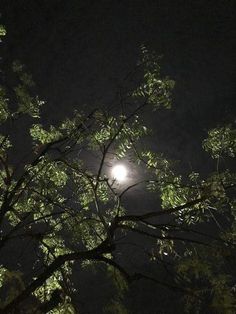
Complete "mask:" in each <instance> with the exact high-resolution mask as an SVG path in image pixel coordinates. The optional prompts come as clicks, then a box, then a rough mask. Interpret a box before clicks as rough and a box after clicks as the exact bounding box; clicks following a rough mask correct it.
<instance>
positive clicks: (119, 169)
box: [111, 165, 127, 182]
mask: <svg viewBox="0 0 236 314" xmlns="http://www.w3.org/2000/svg"><path fill="white" fill-rule="evenodd" d="M111 174H112V178H113V179H114V180H117V181H118V182H121V181H125V179H126V178H127V169H126V167H125V166H123V165H116V166H114V167H113V168H112V170H111Z"/></svg>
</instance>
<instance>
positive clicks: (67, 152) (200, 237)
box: [0, 28, 236, 313]
mask: <svg viewBox="0 0 236 314" xmlns="http://www.w3.org/2000/svg"><path fill="white" fill-rule="evenodd" d="M1 35H4V30H3V28H2V30H1ZM138 70H139V71H143V73H144V75H143V79H142V81H141V83H140V84H139V85H138V87H137V86H136V87H135V88H134V90H133V91H132V92H128V93H127V95H125V96H123V98H122V102H123V106H122V112H121V113H120V114H117V115H112V114H110V113H109V112H106V111H104V110H102V109H101V108H100V109H95V110H93V111H92V112H90V113H88V114H85V113H82V112H75V113H74V115H73V117H72V118H70V119H69V118H68V119H65V120H64V121H62V122H61V123H60V124H59V125H57V126H52V125H51V126H48V127H47V126H44V125H42V124H41V123H39V122H38V121H40V107H41V106H42V105H43V102H42V101H40V100H39V98H38V97H35V96H33V94H32V93H31V92H30V90H31V88H32V87H33V82H32V79H31V77H30V75H28V74H27V73H26V72H25V70H24V67H23V66H22V65H21V64H20V63H18V62H15V63H14V64H13V72H14V75H15V76H16V77H17V82H18V83H17V84H16V85H15V86H10V87H9V85H8V87H6V86H4V84H2V86H1V89H0V121H1V130H2V131H1V133H2V134H1V135H0V149H1V151H0V171H1V172H0V175H1V176H0V189H1V196H0V206H1V207H0V228H1V229H0V230H1V238H0V250H1V268H0V286H1V291H2V292H1V294H0V296H1V299H0V313H17V312H20V313H77V312H78V311H79V309H78V308H77V307H76V302H74V296H75V295H76V291H75V289H74V285H73V271H74V270H73V269H74V266H75V265H76V264H77V263H82V264H83V267H92V265H93V266H94V267H96V266H97V265H100V264H103V265H104V267H105V269H106V271H107V272H108V273H110V274H111V275H112V276H111V277H112V278H113V280H114V281H115V282H116V283H117V286H118V288H119V289H121V290H122V289H126V288H127V286H128V285H129V284H130V283H131V282H132V281H135V280H139V279H142V278H143V279H146V280H152V281H154V282H156V283H157V284H159V285H163V286H166V287H168V288H170V289H172V290H174V291H176V292H178V291H179V292H180V293H181V295H182V296H183V302H184V304H185V308H186V311H189V312H191V313H200V312H201V311H202V309H203V308H205V309H208V310H213V311H216V312H217V311H218V312H219V313H235V308H236V304H235V282H234V281H233V280H234V279H233V278H234V276H235V273H234V268H233V265H234V262H235V235H236V233H235V214H236V211H235V204H236V202H235V195H234V192H235V183H236V174H235V173H234V172H233V171H231V170H230V169H229V168H228V169H223V164H222V162H221V161H222V160H223V158H227V157H226V156H229V157H230V158H234V157H235V153H236V130H235V129H234V128H233V127H232V126H231V125H228V126H224V127H221V128H216V129H213V130H211V131H210V132H209V135H208V138H207V139H206V140H205V141H204V143H203V147H204V149H205V150H206V151H208V152H209V153H210V154H211V156H212V158H213V159H215V160H216V171H215V172H214V173H210V174H209V175H208V176H204V177H203V176H201V175H200V174H199V173H196V172H192V173H190V174H188V175H181V174H178V173H176V171H175V163H174V162H172V161H170V160H168V159H167V158H165V157H164V155H163V154H161V153H155V152H153V151H150V150H148V149H147V148H145V147H144V145H143V144H142V138H145V137H147V136H150V135H149V133H150V132H149V128H148V127H146V126H145V125H143V124H144V123H143V121H142V119H141V118H140V117H141V116H142V113H143V111H145V110H146V111H147V110H154V111H158V110H162V109H168V108H169V107H170V105H171V91H172V89H173V86H174V83H173V81H172V80H170V79H169V78H168V77H162V76H161V72H160V67H159V59H158V58H157V56H156V55H155V54H154V53H150V52H148V51H147V50H146V49H145V48H144V47H142V58H141V62H140V63H139V65H138ZM139 73H140V72H139ZM124 104H130V108H132V109H131V110H127V112H124V107H125V106H124ZM22 119H23V121H22ZM26 119H27V123H26V125H29V123H30V127H29V130H28V133H29V135H30V137H31V139H32V142H31V143H32V147H31V149H30V150H29V153H28V155H27V156H26V157H24V159H23V160H21V161H19V160H16V158H14V156H18V155H17V152H16V146H17V145H16V144H15V145H14V144H13V143H14V136H13V135H14V134H13V135H11V133H12V132H10V131H9V130H10V129H11V128H12V126H13V128H14V126H15V125H16V124H17V123H19V124H20V125H22V127H23V126H24V123H25V121H26ZM13 133H14V132H13ZM90 156H95V157H96V161H93V162H91V157H90ZM127 158H129V160H130V161H132V164H133V165H134V166H135V167H137V168H140V169H142V171H143V173H145V175H143V177H142V178H141V180H139V182H136V181H137V180H135V178H134V180H131V182H129V184H128V185H126V186H125V188H123V187H122V185H120V184H119V182H117V181H116V180H115V179H113V178H112V176H111V175H110V169H109V164H111V163H114V160H118V161H124V162H125V160H127ZM17 159H18V158H17ZM138 185H141V186H142V188H146V189H147V193H148V192H150V193H152V195H153V197H154V199H155V200H156V207H155V208H152V209H146V211H145V212H140V211H139V210H138V209H137V211H134V210H132V202H128V201H127V200H128V195H129V193H130V191H132V189H133V188H135V187H137V186H138ZM221 218H222V219H223V222H222V223H219V221H220V219H221ZM208 226H211V229H212V232H210V231H208V230H207V231H205V229H208ZM215 226H216V228H215ZM132 235H136V236H135V237H134V238H132ZM134 239H135V240H134ZM137 239H138V240H137ZM25 241H30V244H31V247H30V249H29V251H28V252H25V254H23V253H22V256H21V259H20V260H17V254H15V252H14V251H13V252H11V254H10V255H11V256H10V260H11V261H10V262H9V258H7V255H6V253H4V252H9V251H7V249H8V248H9V247H10V250H11V248H13V250H16V251H17V247H19V249H20V250H21V249H22V245H23V244H24V243H25ZM137 241H139V243H137ZM124 243H125V245H126V246H128V247H129V246H130V247H132V248H133V249H135V248H136V247H138V245H139V246H140V247H143V252H144V254H145V256H147V257H148V261H149V262H150V263H151V264H152V265H155V266H156V267H157V268H163V269H164V270H165V271H166V272H167V274H170V275H168V276H167V277H166V278H165V280H162V279H161V276H160V277H157V276H155V275H153V274H150V273H148V272H139V271H137V270H135V269H133V270H132V271H130V267H129V265H127V264H126V263H125V262H124V261H122V252H123V250H124ZM28 260H30V263H32V268H30V269H29V267H25V265H24V264H23V263H27V261H28ZM19 262H20V264H19ZM9 265H10V266H9ZM106 310H107V311H108V312H109V311H110V312H112V313H125V312H126V309H125V308H124V307H123V305H122V296H121V294H119V295H118V297H117V298H116V299H114V300H112V302H111V304H110V305H108V306H107V309H106Z"/></svg>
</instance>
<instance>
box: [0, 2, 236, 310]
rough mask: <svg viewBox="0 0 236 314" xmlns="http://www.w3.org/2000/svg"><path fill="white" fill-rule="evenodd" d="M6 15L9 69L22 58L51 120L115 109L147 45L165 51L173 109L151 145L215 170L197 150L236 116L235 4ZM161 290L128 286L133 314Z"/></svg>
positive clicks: (4, 10) (77, 6) (73, 8)
mask: <svg viewBox="0 0 236 314" xmlns="http://www.w3.org/2000/svg"><path fill="white" fill-rule="evenodd" d="M0 12H1V24H4V25H5V26H6V29H7V37H6V39H4V43H3V44H2V48H1V50H2V51H1V54H2V55H3V60H4V65H3V66H4V67H5V68H6V67H7V66H8V65H9V64H10V63H11V62H12V60H14V59H19V60H20V61H21V62H22V63H24V64H25V65H26V68H27V70H28V71H29V72H31V73H32V75H33V78H34V81H35V82H36V85H37V93H38V94H39V96H40V98H41V99H44V100H46V101H47V105H46V106H45V107H44V109H43V121H44V122H45V123H57V122H58V121H60V119H63V118H65V117H66V116H71V115H72V113H73V110H74V109H79V110H80V109H83V110H85V111H88V112H89V111H90V110H92V108H94V107H99V106H105V107H106V108H109V109H110V111H111V112H112V111H115V110H116V95H117V90H118V87H119V86H121V85H122V83H123V79H124V77H125V76H126V74H127V73H129V72H130V71H132V70H133V69H134V67H135V65H136V64H137V61H138V58H139V53H140V46H141V45H142V44H144V45H145V46H146V47H147V48H148V49H150V50H155V51H156V52H157V53H158V54H160V55H163V58H162V72H163V74H164V75H168V76H169V77H171V78H172V79H174V80H175V81H176V87H175V90H174V97H173V107H172V109H171V110H169V111H165V112H160V113H156V114H154V115H153V114H152V115H149V116H147V123H148V126H150V127H151V128H152V129H153V138H152V140H150V145H151V147H152V148H153V149H154V150H155V151H164V152H165V153H166V154H168V155H169V156H170V157H171V158H173V159H177V160H181V161H182V162H183V167H189V168H188V169H186V170H187V171H189V170H190V168H193V169H194V170H198V169H201V170H203V171H206V170H208V168H209V167H211V165H210V164H208V163H207V161H208V156H207V155H206V154H204V153H202V154H199V149H201V142H202V140H203V138H204V137H206V134H207V130H208V129H209V128H212V127H215V126H217V125H219V124H222V123H225V122H231V123H233V122H235V114H236V109H235V103H234V100H235V92H234V85H235V81H234V73H235V62H234V61H235V57H234V56H235V53H234V49H233V46H234V44H235V38H236V34H235V29H234V28H233V20H234V16H235V1H233V0H232V1H230V0H227V1H223V0H222V1H206V0H205V1H200V0H199V1H168V0H165V1H164V0H163V1H158V0H156V1H154V0H152V1H151V0H146V1H143V0H140V1H139V0H137V1H128V0H117V1H115V0H114V1H109V0H107V1H105V0H100V1H96V0H95V1H94V0H85V1H79V0H68V1H61V0H58V1H55V0H51V1H48V0H31V1H30V0H0ZM196 156H197V157H196ZM144 203H145V200H144ZM83 276H85V277H86V275H83ZM100 276H102V275H100V274H98V275H96V276H90V279H86V280H84V283H83V288H84V290H85V291H86V292H85V293H84V295H83V296H81V300H80V302H81V304H83V308H84V314H88V313H102V312H99V311H100V307H101V306H102V305H103V302H104V300H107V298H109V293H108V295H107V294H106V292H107V291H108V290H109V289H108V288H109V287H107V286H106V285H105V283H103V284H104V285H105V286H104V287H103V286H102V288H101V281H103V280H104V279H103V278H100ZM86 278H87V277H86ZM89 280H90V281H89ZM91 286H92V288H91ZM98 287H99V289H98ZM155 289H156V288H155V287H154V285H152V284H151V283H146V282H145V283H139V284H138V285H136V286H135V287H134V289H133V290H132V291H130V293H129V301H127V302H128V303H129V306H130V307H131V308H132V309H133V311H134V312H135V313H140V314H141V313H145V314H146V313H147V314H148V313H150V314H151V313H162V312H161V310H156V311H155V310H154V311H153V308H155V309H158V308H159V309H160V308H161V306H162V305H165V304H167V303H168V300H164V299H165V298H164V297H163V295H165V293H164V294H163V293H162V294H160V295H159V296H160V297H159V298H158V297H157V292H158V291H159V290H155ZM96 295H97V297H96V300H94V301H92V302H89V301H88V300H90V301H91V296H94V298H95V296H96ZM163 298H164V299H163ZM162 299H163V300H162ZM101 300H103V301H101ZM84 304H85V305H84ZM173 306H174V303H173ZM144 308H145V310H144ZM170 308H171V306H170ZM95 309H96V311H95ZM98 309H99V310H98ZM172 310H173V308H172ZM82 313H83V312H82ZM163 313H167V312H163ZM170 313H173V312H172V311H171V309H170Z"/></svg>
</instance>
